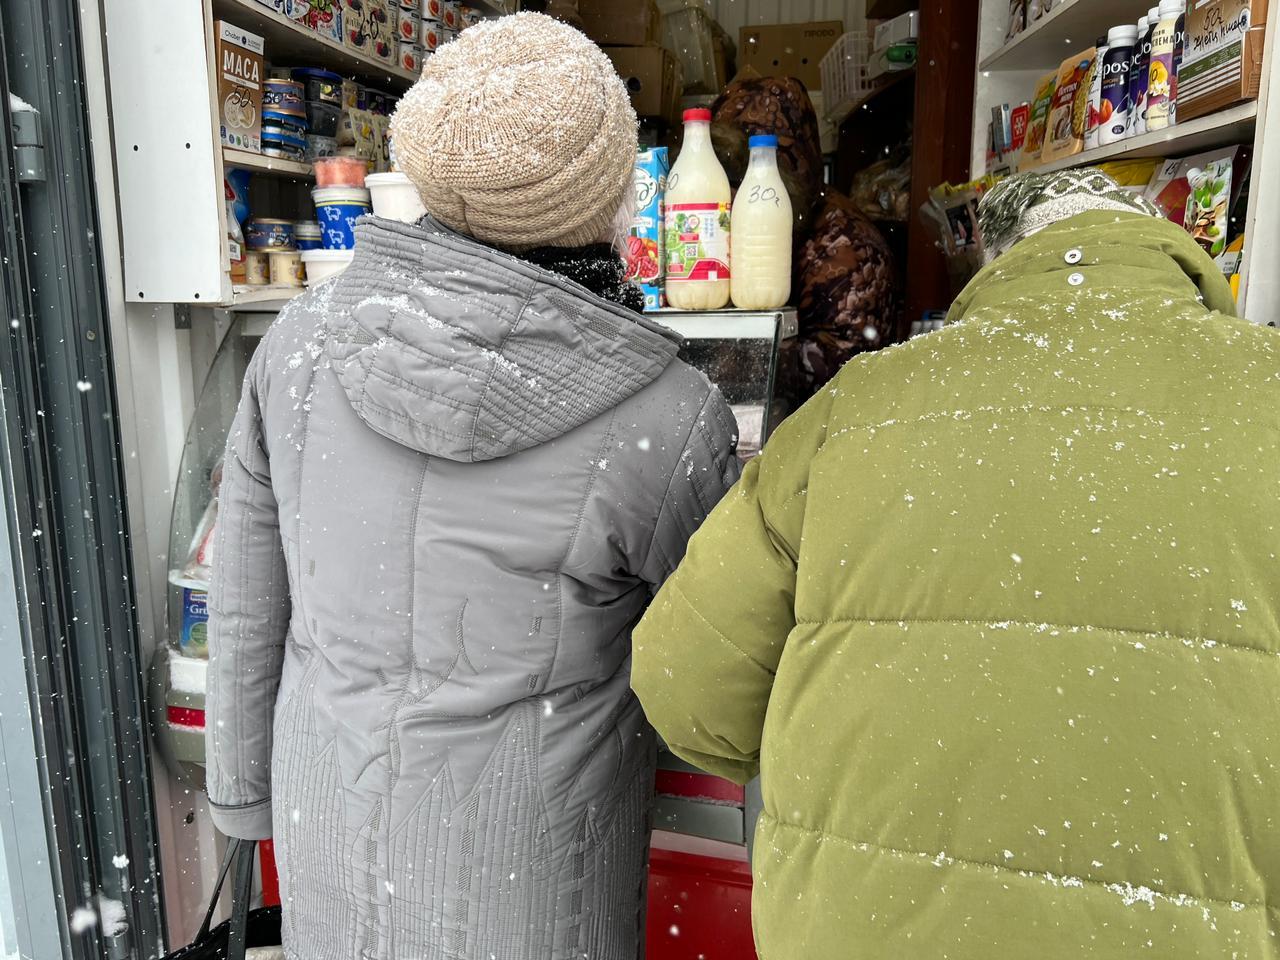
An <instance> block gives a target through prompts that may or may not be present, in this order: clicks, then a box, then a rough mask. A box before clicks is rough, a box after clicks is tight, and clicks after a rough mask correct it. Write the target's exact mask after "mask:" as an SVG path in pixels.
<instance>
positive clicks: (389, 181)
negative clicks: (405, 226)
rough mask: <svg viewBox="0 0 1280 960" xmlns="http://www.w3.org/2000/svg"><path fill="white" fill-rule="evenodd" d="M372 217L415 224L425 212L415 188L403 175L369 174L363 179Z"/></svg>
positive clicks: (425, 209)
mask: <svg viewBox="0 0 1280 960" xmlns="http://www.w3.org/2000/svg"><path fill="white" fill-rule="evenodd" d="M364 183H365V186H366V187H368V188H369V199H370V202H371V203H372V204H373V215H374V216H375V217H383V218H385V219H387V220H398V221H399V222H401V223H417V222H418V221H419V220H421V219H422V217H423V215H424V214H425V213H426V212H427V208H426V207H425V206H423V204H422V198H421V197H419V196H418V188H417V187H415V186H414V185H413V184H412V183H411V182H410V181H409V178H408V177H407V176H405V175H404V174H403V173H371V174H369V176H367V177H365V178H364Z"/></svg>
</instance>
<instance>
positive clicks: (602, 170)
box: [391, 13, 636, 250]
mask: <svg viewBox="0 0 1280 960" xmlns="http://www.w3.org/2000/svg"><path fill="white" fill-rule="evenodd" d="M391 137H392V141H393V143H394V150H395V158H396V163H397V165H398V166H399V168H400V169H401V170H402V171H403V172H404V173H405V174H406V175H407V176H408V177H409V179H410V180H411V181H412V182H413V184H414V185H415V186H416V187H417V188H418V193H419V194H420V195H421V197H422V202H423V203H424V204H425V205H426V207H427V210H428V211H429V212H430V213H431V214H432V216H434V217H435V218H436V219H438V220H439V221H441V222H442V223H444V224H446V225H447V226H450V227H452V228H453V229H455V230H458V231H461V232H462V233H466V234H469V235H471V236H473V237H475V238H476V239H477V240H481V241H484V242H485V243H490V244H493V245H495V246H500V247H507V248H510V249H516V250H519V249H523V248H529V247H536V246H557V247H572V246H579V245H582V244H587V243H594V242H595V241H597V240H600V239H601V238H602V237H603V236H604V234H605V233H606V232H607V230H608V229H609V227H610V226H611V224H612V222H613V219H614V214H615V213H616V212H617V209H618V206H619V204H620V202H621V199H622V196H623V193H624V191H625V190H629V189H631V183H632V167H633V166H634V164H635V157H636V115H635V111H634V110H632V109H631V101H630V99H629V97H628V96H627V89H626V86H625V85H624V84H623V82H622V80H621V78H619V76H618V74H617V72H616V71H615V70H614V68H613V64H612V62H611V61H610V60H609V58H608V57H606V56H605V55H604V53H603V52H602V51H601V50H600V48H599V47H597V46H596V45H595V44H594V43H592V42H591V41H590V40H588V39H587V38H586V36H584V35H583V34H582V33H580V32H579V31H577V30H575V29H573V27H570V26H567V25H566V24H563V23H560V22H559V21H556V20H553V19H551V18H550V17H547V16H543V15H542V14H538V13H520V14H516V15H514V16H507V17H500V18H498V19H497V20H492V21H486V22H484V23H480V24H477V25H476V26H473V27H469V28H468V29H466V30H464V31H463V32H462V33H461V34H459V36H458V39H456V40H454V41H453V42H452V43H449V44H446V45H445V46H443V47H441V48H440V49H439V50H437V51H436V52H435V53H434V54H433V55H432V56H431V58H430V59H429V60H428V61H427V66H426V69H425V70H423V72H422V79H420V80H419V81H418V82H417V83H416V84H414V86H413V89H411V90H410V91H409V92H408V93H407V94H406V95H405V97H404V99H402V100H401V101H400V106H399V108H398V109H397V110H396V113H395V116H393V117H392V118H391Z"/></svg>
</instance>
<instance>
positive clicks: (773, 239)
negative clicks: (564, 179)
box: [730, 136, 792, 310]
mask: <svg viewBox="0 0 1280 960" xmlns="http://www.w3.org/2000/svg"><path fill="white" fill-rule="evenodd" d="M748 144H749V146H750V147H751V162H750V163H749V164H748V165H747V175H746V176H745V177H743V179H742V186H740V187H739V188H738V195H737V196H736V197H734V200H733V226H732V229H731V230H730V236H731V237H732V242H733V256H732V258H731V259H732V262H733V276H732V278H731V279H730V296H732V297H733V305H734V306H735V307H741V308H742V309H744V310H774V309H777V308H778V307H780V306H782V305H783V304H784V303H786V302H787V299H788V298H789V297H790V296H791V226H792V219H791V198H790V197H788V196H787V188H786V187H785V186H784V185H783V183H782V176H781V175H780V174H779V173H778V138H777V137H774V136H755V137H752V138H751V139H750V140H749V141H748Z"/></svg>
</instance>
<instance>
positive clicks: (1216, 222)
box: [1182, 157, 1232, 257]
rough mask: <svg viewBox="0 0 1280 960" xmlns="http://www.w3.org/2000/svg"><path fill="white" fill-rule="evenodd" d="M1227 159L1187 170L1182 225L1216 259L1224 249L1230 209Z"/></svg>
mask: <svg viewBox="0 0 1280 960" xmlns="http://www.w3.org/2000/svg"><path fill="white" fill-rule="evenodd" d="M1231 167H1232V162H1231V158H1230V157H1222V158H1220V159H1217V160H1210V161H1209V162H1208V163H1206V164H1205V165H1204V166H1203V167H1193V168H1191V169H1190V170H1188V171H1187V186H1188V187H1189V188H1190V191H1189V192H1188V194H1187V208H1186V211H1185V213H1184V215H1183V220H1182V225H1183V226H1184V227H1186V229H1187V232H1188V233H1189V234H1191V239H1193V240H1195V241H1196V243H1198V244H1200V246H1202V247H1203V248H1204V250H1205V252H1206V253H1208V254H1209V256H1211V257H1216V256H1218V255H1219V254H1220V253H1222V252H1223V251H1225V250H1226V249H1227V229H1228V222H1227V221H1228V211H1229V210H1230V208H1231Z"/></svg>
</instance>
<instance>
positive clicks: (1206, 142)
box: [1035, 101, 1258, 173]
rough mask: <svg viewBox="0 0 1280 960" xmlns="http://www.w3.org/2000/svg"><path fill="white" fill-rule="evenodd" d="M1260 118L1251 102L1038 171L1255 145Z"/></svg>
mask: <svg viewBox="0 0 1280 960" xmlns="http://www.w3.org/2000/svg"><path fill="white" fill-rule="evenodd" d="M1257 118H1258V103H1257V101H1250V102H1249V103H1242V104H1240V105H1239V106H1236V107H1232V108H1231V109H1229V110H1222V111H1219V112H1218V113H1211V114H1209V115H1208V116H1207V117H1197V118H1196V119H1195V120H1188V121H1187V122H1186V123H1178V124H1175V125H1173V126H1172V127H1166V128H1165V129H1164V130H1156V131H1153V132H1152V133H1144V134H1143V135H1142V136H1139V137H1128V138H1126V139H1124V140H1121V141H1119V142H1118V143H1109V144H1107V145H1106V146H1102V147H1097V148H1095V149H1093V150H1086V151H1084V152H1083V153H1077V154H1075V155H1074V156H1071V157H1062V158H1061V159H1059V160H1055V161H1053V162H1052V163H1046V164H1044V165H1043V166H1039V167H1036V168H1035V169H1036V170H1037V171H1039V172H1045V173H1048V172H1051V171H1054V170H1065V169H1067V168H1069V167H1086V166H1089V165H1090V164H1095V163H1105V162H1107V161H1109V160H1136V159H1140V158H1143V157H1178V156H1183V155H1184V154H1191V153H1198V152H1200V151H1201V150H1212V149H1213V148H1215V147H1225V146H1228V145H1230V144H1233V143H1250V142H1252V141H1253V134H1254V127H1255V125H1256V123H1257Z"/></svg>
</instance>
